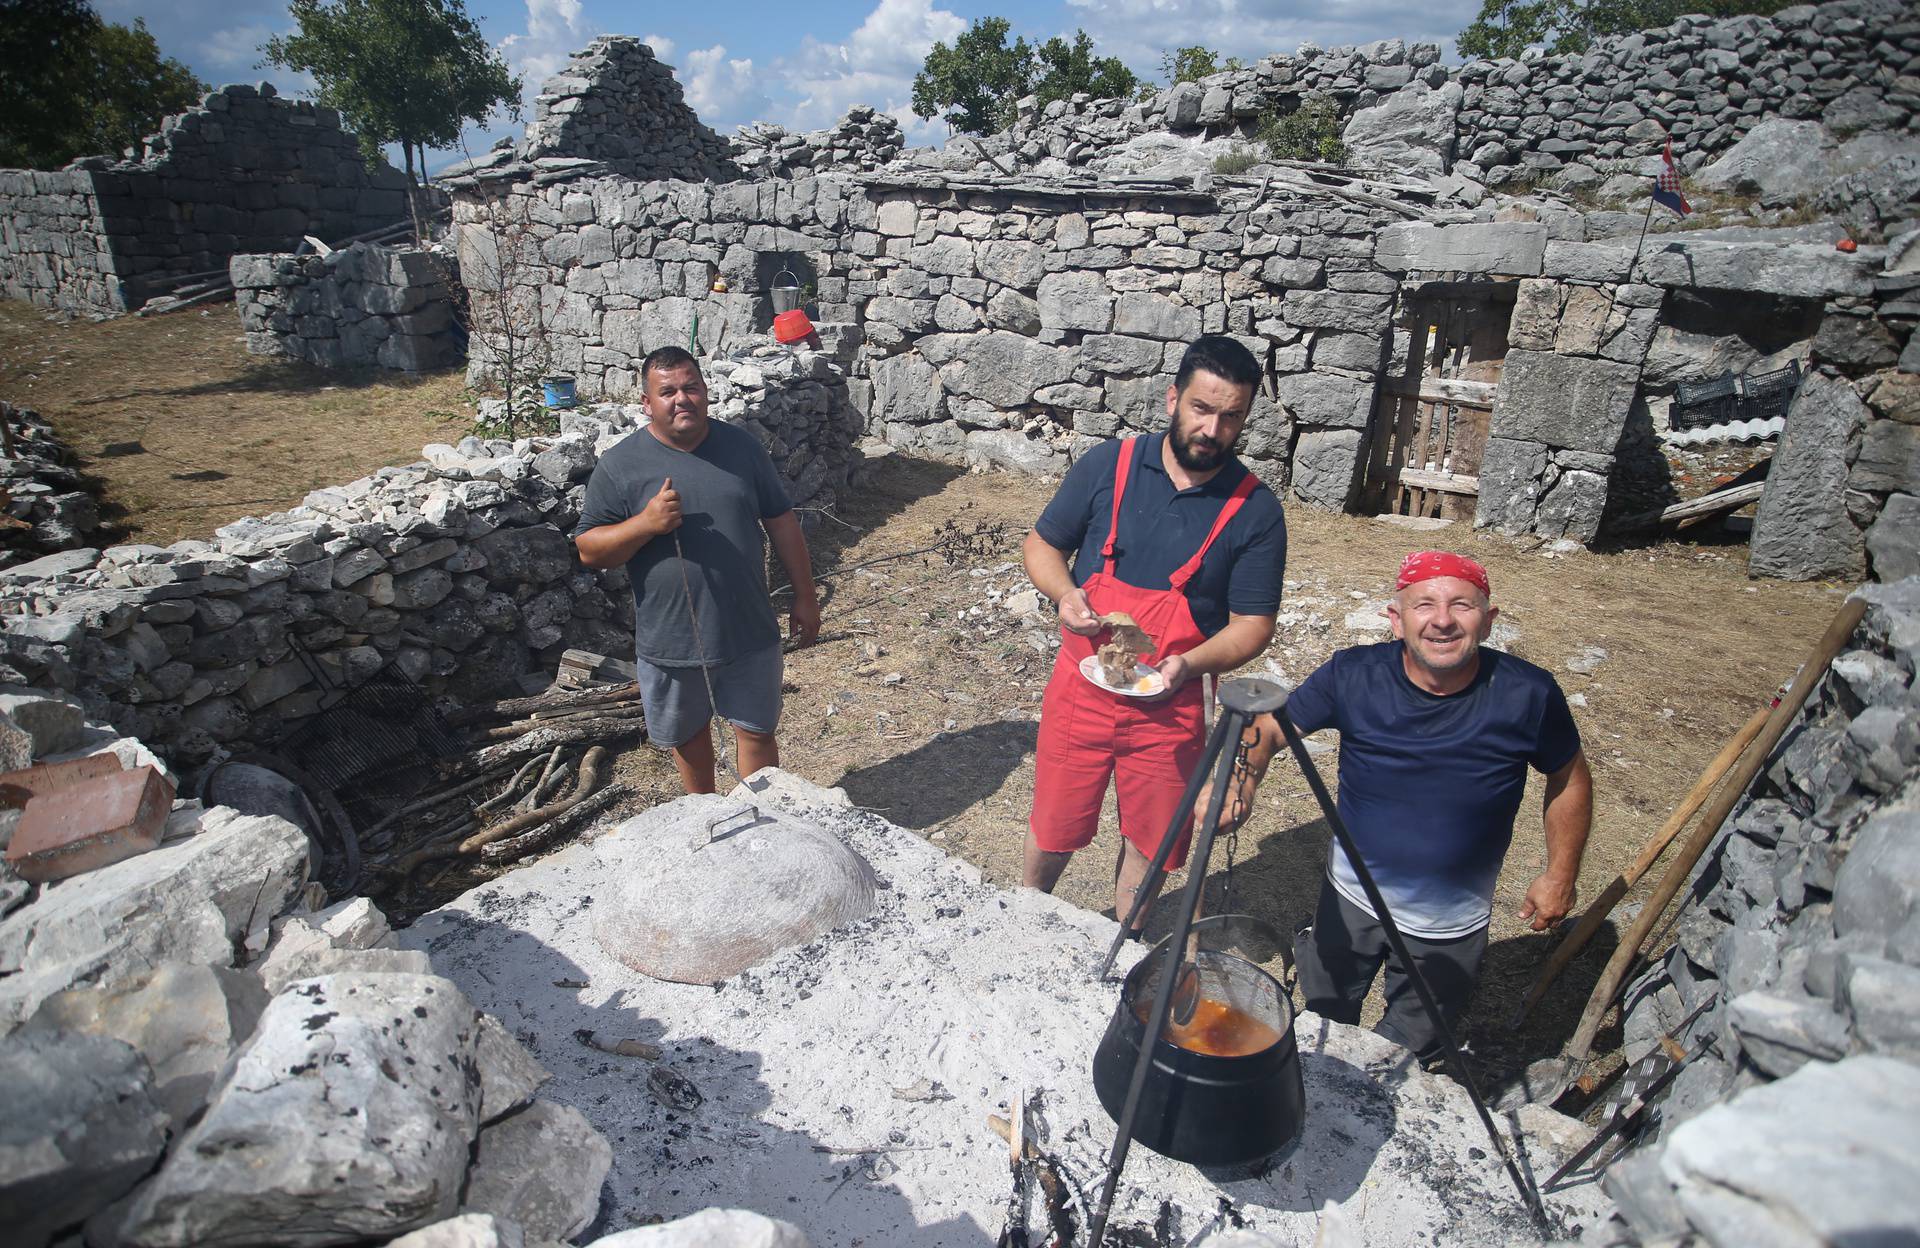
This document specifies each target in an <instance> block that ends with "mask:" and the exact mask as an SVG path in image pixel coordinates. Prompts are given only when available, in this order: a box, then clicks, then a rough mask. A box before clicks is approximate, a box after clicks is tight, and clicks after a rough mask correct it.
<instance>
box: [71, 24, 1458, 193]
mask: <svg viewBox="0 0 1920 1248" xmlns="http://www.w3.org/2000/svg"><path fill="white" fill-rule="evenodd" d="M94 7H95V8H96V9H97V10H98V11H99V12H100V14H101V16H103V17H105V18H106V19H107V20H109V21H115V22H131V21H132V20H133V19H134V18H136V17H139V18H144V19H145V20H146V23H147V27H148V28H149V29H150V30H151V31H152V32H153V34H154V37H155V38H156V39H157V40H158V41H159V44H160V50H161V51H162V53H164V54H166V55H168V56H173V57H177V58H179V59H180V60H182V61H184V62H186V63H187V65H189V66H190V67H191V68H192V69H193V70H194V72H196V73H197V74H199V75H200V77H201V78H203V79H205V80H206V81H208V82H209V83H213V84H216V85H218V84H222V83H228V82H255V81H259V80H261V79H266V80H268V81H271V82H273V83H274V85H276V86H277V87H279V88H280V89H281V91H282V92H283V93H286V94H289V95H299V94H304V93H305V92H306V90H307V89H308V88H309V87H310V86H311V84H310V83H306V82H303V81H301V80H300V79H299V78H298V77H297V76H295V75H289V74H286V73H285V72H283V71H279V70H273V69H262V68H259V67H258V65H257V62H258V61H259V60H260V55H259V52H258V48H259V45H260V44H261V43H263V42H265V41H266V40H267V39H268V38H269V37H270V36H272V35H275V34H279V33H282V32H284V31H286V30H288V29H290V28H291V22H290V21H289V20H288V17H287V8H286V4H285V0H168V2H167V3H156V2H153V0H144V2H143V0H94ZM467 8H468V11H469V12H470V13H471V14H473V16H474V17H476V18H477V19H478V20H479V22H480V27H481V29H482V31H484V32H485V34H486V36H487V38H488V40H489V41H490V42H492V43H493V44H494V45H495V46H496V47H498V48H499V49H500V50H501V52H502V54H503V55H504V56H505V57H506V58H507V61H508V63H509V64H510V65H512V66H513V68H514V69H515V70H516V71H519V72H521V73H523V74H524V75H525V77H526V81H527V93H528V96H529V98H530V97H531V96H532V94H533V93H534V92H535V91H536V90H537V89H538V87H539V84H540V81H541V80H542V79H543V78H545V77H546V76H547V75H549V74H551V73H553V72H554V71H555V70H557V69H558V68H559V67H560V66H561V65H563V64H564V63H565V62H566V59H567V56H568V55H569V54H570V53H571V52H573V51H575V50H577V49H579V48H580V47H582V46H584V45H585V44H586V43H587V41H588V40H590V39H592V38H593V37H594V36H595V35H601V34H625V35H639V36H642V37H643V38H646V39H647V40H648V42H650V43H652V44H653V45H654V47H655V50H656V51H658V52H660V53H661V55H662V59H664V60H665V61H666V62H667V63H668V64H670V65H673V66H674V67H675V69H676V71H677V72H678V74H679V78H680V82H681V85H682V86H683V87H684V88H685V89H686V92H687V98H688V100H689V102H690V103H692V104H693V106H694V108H695V109H696V110H697V111H698V112H699V113H700V117H701V120H703V121H705V122H706V123H707V124H708V125H710V126H713V127H714V128H715V129H716V130H719V131H721V132H722V133H727V132H731V131H732V130H733V128H734V127H736V126H738V125H740V124H742V123H743V122H748V121H774V122H778V123H780V124H782V125H785V126H788V127H790V128H796V129H805V130H812V129H819V128H820V127H823V126H827V125H831V124H832V123H833V122H834V121H836V120H838V119H839V117H840V116H841V115H842V114H844V113H845V112H846V110H847V108H848V107H849V106H851V105H854V104H873V105H875V106H877V107H880V108H883V109H886V110H887V111H890V112H893V113H894V114H895V115H897V116H898V117H899V118H900V119H901V121H902V123H903V124H905V125H907V126H908V130H909V135H910V137H911V138H912V139H913V141H915V142H922V143H937V142H939V141H940V140H941V139H942V138H943V137H944V129H943V128H942V127H939V126H936V125H934V124H931V123H925V122H921V121H920V120H919V119H918V118H915V117H914V116H913V115H912V110H911V108H910V104H911V95H912V82H913V75H914V73H915V72H916V71H917V70H918V69H919V67H920V64H921V62H922V61H923V60H924V59H925V56H926V53H927V49H928V48H929V47H931V46H932V45H933V43H934V41H935V40H947V41H951V40H952V39H953V37H954V36H955V35H956V34H958V33H959V32H960V31H962V30H964V29H966V27H967V25H968V24H969V23H970V22H972V21H973V20H974V19H975V18H978V17H985V16H1000V17H1005V18H1008V19H1009V20H1010V21H1011V22H1012V23H1013V27H1014V32H1015V33H1016V34H1020V35H1025V36H1026V37H1027V38H1028V39H1029V40H1041V39H1046V38H1048V37H1050V36H1053V35H1058V34H1070V33H1071V32H1072V31H1073V30H1074V29H1076V28H1080V29H1084V30H1085V31H1086V32H1087V33H1088V34H1089V35H1091V36H1093V39H1094V42H1095V44H1096V46H1097V47H1098V49H1099V51H1100V53H1101V54H1102V55H1109V56H1118V57H1119V58H1120V59H1121V60H1123V61H1125V62H1126V63H1127V65H1128V66H1130V67H1131V68H1132V69H1133V71H1134V72H1135V73H1137V74H1140V75H1142V76H1143V77H1157V75H1158V72H1159V61H1160V54H1161V52H1162V51H1163V50H1164V49H1167V48H1172V47H1178V46H1182V45H1186V44H1195V43H1198V44H1203V45H1205V46H1207V47H1210V48H1214V49H1216V50H1218V51H1220V52H1222V53H1225V54H1229V55H1237V56H1242V57H1245V58H1247V59H1249V60H1251V59H1254V58H1256V57H1259V56H1263V55H1266V54H1268V53H1272V52H1291V51H1293V50H1294V48H1296V47H1298V46H1299V44H1300V43H1301V42H1302V41H1303V40H1308V39H1311V40H1313V41H1315V42H1317V43H1319V44H1321V45H1323V46H1331V45H1333V44H1339V43H1362V42H1365V41H1367V40H1369V39H1385V38H1393V37H1399V38H1404V39H1407V40H1408V41H1410V42H1411V41H1414V40H1430V41H1434V42H1440V43H1442V44H1443V45H1444V46H1445V47H1446V48H1447V49H1448V51H1449V52H1451V50H1452V43H1451V40H1452V37H1453V36H1454V35H1455V34H1456V33H1458V32H1459V31H1460V30H1461V28H1463V27H1464V26H1465V25H1466V24H1467V23H1468V22H1469V21H1471V20H1472V19H1473V15H1474V14H1475V12H1477V11H1478V9H1479V4H1478V2H1477V0H1427V2H1426V3H1414V2H1413V0H988V2H987V3H981V4H974V3H963V2H960V0H853V2H847V0H781V2H771V0H740V2H725V0H709V2H708V3H705V4H636V3H627V4H620V3H612V2H610V0H467ZM518 132H519V128H518V127H517V126H515V125H513V124H511V123H509V122H506V121H505V120H503V119H496V121H495V122H494V124H493V125H491V126H489V127H487V128H485V129H479V128H476V129H475V130H473V131H471V132H470V133H469V135H468V139H467V142H468V145H469V147H470V148H471V150H473V151H474V152H476V153H477V152H479V151H482V150H484V149H485V148H486V147H488V146H489V145H490V144H491V143H492V142H493V140H494V138H496V137H497V136H499V135H502V134H517V133H518ZM456 155H457V154H456ZM447 159H451V157H449V158H447ZM443 163H446V160H445V159H442V158H439V157H433V158H430V160H429V165H430V166H437V165H439V164H443Z"/></svg>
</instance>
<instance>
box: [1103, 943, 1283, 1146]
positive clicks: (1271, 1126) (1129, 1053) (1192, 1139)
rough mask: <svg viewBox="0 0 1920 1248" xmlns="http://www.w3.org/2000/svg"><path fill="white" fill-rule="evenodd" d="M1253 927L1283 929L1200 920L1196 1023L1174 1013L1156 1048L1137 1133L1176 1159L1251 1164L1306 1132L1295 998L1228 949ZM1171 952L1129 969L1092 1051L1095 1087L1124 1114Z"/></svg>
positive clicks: (1161, 951) (1156, 952)
mask: <svg viewBox="0 0 1920 1248" xmlns="http://www.w3.org/2000/svg"><path fill="white" fill-rule="evenodd" d="M1250 928H1255V929H1265V931H1266V932H1267V933H1269V934H1270V933H1271V932H1272V929H1271V928H1268V927H1267V926H1266V925H1265V924H1263V923H1260V922H1259V920H1257V919H1250V918H1248V917H1247V916H1245V915H1215V916H1213V917H1211V918H1208V919H1203V920H1201V921H1200V922H1198V923H1195V924H1194V928H1193V930H1194V938H1195V943H1196V945H1197V949H1196V952H1195V954H1194V958H1193V966H1194V969H1195V973H1196V974H1197V977H1198V981H1199V982H1198V994H1197V1001H1194V1003H1193V1006H1192V1014H1191V1017H1190V1018H1189V1019H1188V1021H1187V1022H1186V1023H1185V1024H1184V1025H1182V1024H1179V1023H1177V1022H1175V1021H1174V1020H1171V1019H1170V1020H1169V1022H1168V1027H1167V1034H1166V1035H1164V1036H1163V1037H1162V1038H1161V1039H1160V1040H1159V1042H1158V1043H1156V1044H1155V1045H1154V1051H1153V1063H1152V1065H1151V1066H1150V1067H1148V1070H1147V1081H1146V1084H1145V1086H1144V1087H1143V1089H1142V1090H1141V1095H1140V1107H1139V1110H1138V1111H1137V1112H1136V1113H1135V1115H1134V1122H1133V1138H1134V1139H1135V1140H1137V1141H1139V1142H1140V1143H1142V1144H1144V1145H1146V1146H1147V1147H1148V1148H1150V1149H1152V1150H1153V1151H1154V1152H1156V1153H1160V1154H1162V1155H1163V1156H1167V1157H1172V1158H1174V1159H1175V1160H1176V1161H1184V1162H1188V1163H1190V1164H1192V1165H1196V1166H1236V1165H1248V1164H1251V1163H1252V1162H1255V1161H1258V1160H1260V1159H1261V1158H1263V1157H1268V1156H1271V1155H1272V1154H1274V1153H1277V1152H1279V1151H1280V1150H1281V1149H1283V1148H1285V1147H1286V1146H1287V1145H1289V1144H1291V1143H1292V1142H1293V1141H1294V1140H1295V1139H1296V1138H1297V1137H1298V1136H1299V1134H1300V1128H1301V1124H1302V1120H1303V1117H1304V1109H1305V1100H1306V1093H1305V1089H1304V1088H1303V1087H1302V1085H1301V1081H1300V1054H1299V1051H1298V1050H1297V1049H1296V1048H1295V1046H1294V1038H1293V1002H1292V1000H1291V999H1290V998H1289V997H1288V996H1287V992H1286V990H1285V989H1284V988H1282V987H1281V986H1280V983H1279V981H1277V980H1275V979H1274V978H1273V976H1271V975H1269V974H1267V972H1265V971H1263V970H1261V969H1260V967H1259V966H1258V965H1256V964H1255V963H1254V962H1251V961H1249V960H1247V959H1246V958H1245V957H1242V956H1240V955H1239V953H1237V952H1229V951H1228V950H1227V949H1225V948H1221V947H1219V945H1220V944H1222V943H1226V942H1223V941H1222V940H1221V937H1222V936H1223V935H1224V934H1225V933H1227V932H1232V931H1239V932H1243V933H1244V932H1245V931H1247V930H1249V929H1250ZM1166 961H1167V951H1166V947H1165V942H1162V943H1161V944H1160V945H1156V946H1155V947H1154V949H1153V951H1152V952H1151V953H1149V954H1148V955H1147V956H1146V957H1144V958H1142V959H1140V961H1139V962H1138V963H1137V964H1136V965H1135V966H1134V968H1133V970H1131V971H1130V972H1128V974H1127V978H1126V982H1125V984H1124V985H1123V986H1122V988H1121V991H1120V1003H1119V1005H1117V1006H1116V1007H1115V1008H1114V1012H1113V1019H1112V1021H1110V1022H1109V1023H1108V1024H1107V1033H1106V1035H1105V1036H1103V1037H1102V1038H1101V1040H1100V1047H1099V1048H1098V1049H1097V1050H1095V1052H1094V1055H1093V1086H1094V1090H1095V1091H1096V1092H1097V1093H1098V1094H1099V1096H1100V1104H1101V1105H1102V1106H1104V1107H1105V1109H1106V1111H1107V1113H1108V1114H1109V1115H1110V1116H1111V1117H1112V1118H1113V1119H1114V1121H1115V1122H1118V1121H1119V1120H1120V1116H1121V1112H1122V1110H1123V1108H1124V1106H1125V1104H1126V1099H1127V1085H1128V1082H1129V1081H1130V1080H1131V1079H1132V1077H1133V1068H1134V1064H1135V1062H1136V1061H1137V1060H1138V1058H1139V1054H1140V1044H1141V1040H1142V1036H1143V1034H1144V1033H1145V1032H1146V1029H1147V1020H1148V1016H1149V1015H1150V1013H1151V1012H1152V1009H1153V998H1154V993H1155V992H1156V990H1157V989H1158V987H1159V983H1160V975H1161V972H1162V971H1163V969H1164V968H1165V966H1166ZM1177 995H1188V994H1184V993H1183V994H1177ZM1189 999H1192V998H1191V997H1190V996H1189ZM1176 1040H1177V1041H1178V1043H1175V1041H1176Z"/></svg>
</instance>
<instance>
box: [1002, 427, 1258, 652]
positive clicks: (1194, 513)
mask: <svg viewBox="0 0 1920 1248" xmlns="http://www.w3.org/2000/svg"><path fill="white" fill-rule="evenodd" d="M1165 437H1166V434H1164V433H1155V434H1149V435H1147V436H1146V437H1143V438H1140V439H1139V440H1138V446H1139V451H1138V454H1137V455H1136V457H1135V459H1134V461H1133V464H1132V467H1131V470H1130V471H1129V472H1128V473H1127V492H1126V496H1125V497H1123V498H1122V499H1121V500H1120V540H1119V541H1118V542H1116V543H1115V544H1114V549H1113V561H1114V567H1113V569H1112V572H1113V574H1114V575H1115V576H1117V577H1119V578H1120V579H1121V580H1122V581H1125V582H1126V583H1127V584H1129V585H1132V586H1134V587H1135V588H1137V589H1167V588H1169V587H1170V586H1171V585H1172V583H1173V574H1174V572H1176V571H1178V570H1179V568H1180V565H1181V564H1183V563H1185V562H1186V561H1187V560H1189V559H1191V558H1193V552H1194V551H1196V550H1199V549H1200V543H1202V542H1204V541H1206V540H1207V534H1208V532H1210V531H1211V530H1212V528H1213V522H1214V521H1215V520H1217V519H1219V518H1220V509H1221V508H1222V507H1224V506H1226V503H1227V499H1228V497H1229V496H1231V495H1232V494H1233V492H1234V490H1235V489H1237V488H1238V487H1239V485H1240V482H1241V480H1242V479H1243V478H1245V477H1246V476H1247V467H1246V465H1245V464H1242V463H1241V462H1240V461H1239V460H1238V459H1229V460H1228V461H1227V462H1226V464H1225V465H1223V466H1222V467H1221V469H1220V471H1218V472H1216V473H1214V474H1213V476H1212V477H1210V478H1208V479H1207V480H1206V481H1203V482H1201V483H1200V484H1199V485H1196V486H1194V487H1193V488H1191V489H1186V490H1176V489H1174V488H1173V478H1172V477H1169V476H1168V475H1167V470H1166V467H1165V466H1164V465H1163V464H1161V462H1160V444H1161V441H1162V440H1163V439H1164V438H1165ZM1127 445H1130V443H1128V442H1127V441H1124V440H1122V439H1117V438H1116V439H1114V440H1112V441H1109V442H1103V443H1101V444H1100V445H1099V446H1096V447H1094V448H1093V449H1092V450H1090V451H1088V452H1087V453H1086V454H1084V455H1082V456H1081V457H1080V458H1079V459H1078V460H1076V461H1075V462H1074V465H1073V467H1072V468H1069V469H1068V470H1067V475H1066V478H1065V479H1064V480H1062V481H1061V482H1060V489H1059V490H1058V491H1057V492H1056V493H1055V494H1054V496H1053V501H1052V502H1050V503H1048V504H1047V509H1046V510H1045V511H1043V512H1041V513H1040V519H1039V520H1038V521H1036V522H1035V523H1034V526H1033V527H1034V531H1035V532H1037V533H1039V534H1040V536H1041V538H1042V539H1044V540H1045V541H1046V542H1047V544H1048V545H1050V546H1053V547H1055V548H1056V549H1058V550H1070V551H1073V552H1074V555H1073V583H1074V584H1075V585H1085V584H1086V583H1087V580H1088V578H1090V577H1091V576H1092V575H1093V574H1094V573H1095V572H1098V571H1099V570H1100V567H1101V558H1100V548H1101V547H1102V546H1104V545H1105V544H1106V541H1107V530H1108V529H1109V528H1110V527H1111V524H1110V521H1111V518H1112V516H1113V470H1114V468H1115V467H1116V466H1117V465H1118V464H1119V462H1120V448H1121V447H1123V446H1127ZM1286 569H1287V522H1286V519H1285V517H1284V516H1282V515H1281V512H1280V500H1279V499H1277V498H1275V497H1274V496H1273V491H1272V490H1269V489H1268V488H1267V487H1266V486H1265V485H1258V486H1255V487H1254V490H1253V493H1251V494H1249V495H1248V496H1247V501H1246V503H1245V504H1244V505H1242V507H1241V508H1240V514H1238V515H1236V516H1235V517H1234V518H1233V519H1232V520H1231V521H1229V522H1228V524H1227V527H1226V528H1225V529H1224V530H1222V531H1221V534H1220V536H1219V537H1218V538H1216V539H1215V540H1214V543H1213V545H1212V547H1210V548H1209V549H1208V551H1207V557H1206V558H1205V559H1203V560H1202V561H1201V563H1200V571H1199V572H1198V573H1197V574H1196V575H1195V576H1194V578H1193V579H1192V580H1190V581H1188V582H1187V608H1188V610H1190V611H1192V612H1193V622H1194V624H1195V625H1196V626H1197V627H1198V628H1199V629H1200V631H1201V632H1202V633H1204V634H1205V635H1207V636H1209V637H1211V636H1213V635H1214V634H1215V633H1217V632H1219V631H1220V630H1221V629H1223V628H1225V627H1226V626H1227V615H1228V613H1229V612H1231V613H1233V614H1235V615H1272V614H1274V613H1275V612H1276V611H1278V610H1279V608H1280V588H1281V583H1282V581H1283V580H1284V579H1285V576H1286Z"/></svg>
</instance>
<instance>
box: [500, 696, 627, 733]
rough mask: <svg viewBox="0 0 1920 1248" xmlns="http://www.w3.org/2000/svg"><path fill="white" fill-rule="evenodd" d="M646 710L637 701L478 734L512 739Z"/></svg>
mask: <svg viewBox="0 0 1920 1248" xmlns="http://www.w3.org/2000/svg"><path fill="white" fill-rule="evenodd" d="M643 714H644V712H642V710H641V708H640V706H639V705H638V704H637V703H636V704H634V705H633V706H631V707H627V706H619V707H612V706H606V707H595V708H592V709H590V710H582V711H576V712H573V713H571V714H567V715H556V716H554V717H553V718H551V719H523V720H521V721H520V722H518V723H514V724H503V725H502V726H500V727H498V728H483V729H481V730H480V732H479V733H478V734H477V735H478V736H479V738H480V739H481V740H482V741H512V740H515V739H516V738H519V737H524V736H526V735H527V734H528V733H531V732H538V731H540V730H542V729H547V728H560V727H569V728H571V727H576V726H579V725H582V724H589V723H611V722H613V721H615V720H623V719H640V718H642V716H643Z"/></svg>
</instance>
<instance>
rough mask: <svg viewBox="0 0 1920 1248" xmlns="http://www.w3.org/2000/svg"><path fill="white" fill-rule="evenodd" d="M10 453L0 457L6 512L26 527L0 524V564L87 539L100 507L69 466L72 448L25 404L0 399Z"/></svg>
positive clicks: (66, 547)
mask: <svg viewBox="0 0 1920 1248" xmlns="http://www.w3.org/2000/svg"><path fill="white" fill-rule="evenodd" d="M0 420H4V421H6V422H7V427H8V432H9V433H11V434H12V437H13V454H12V455H10V456H8V457H7V458H5V459H4V460H0V487H4V488H5V490H6V500H7V501H6V514H7V515H8V516H11V517H12V518H13V519H14V520H17V521H20V522H21V524H22V525H24V526H25V527H19V526H16V525H7V526H5V527H4V528H0V566H6V565H8V564H15V563H21V562H25V561H27V560H30V559H35V558H38V557H39V556H42V555H48V554H52V553H54V552H56V551H62V550H73V549H75V548H77V547H79V546H82V545H84V544H85V543H86V541H87V539H88V538H89V537H90V536H92V534H93V533H94V532H95V531H96V530H98V529H99V527H100V507H99V503H98V502H97V501H96V500H95V498H94V496H93V494H92V492H91V491H90V490H88V489H87V485H86V481H85V479H84V478H83V477H82V476H81V474H80V472H79V470H78V469H76V468H75V467H74V466H73V458H74V456H73V449H72V448H71V447H69V446H68V445H67V444H66V443H64V442H62V441H61V440H60V439H59V437H58V436H57V435H56V434H55V433H54V431H53V426H52V425H50V424H48V423H47V422H46V421H45V420H42V419H41V418H40V416H39V414H38V413H36V412H34V411H32V410H31V409H29V408H24V407H15V406H13V405H12V404H11V403H6V402H0Z"/></svg>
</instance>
